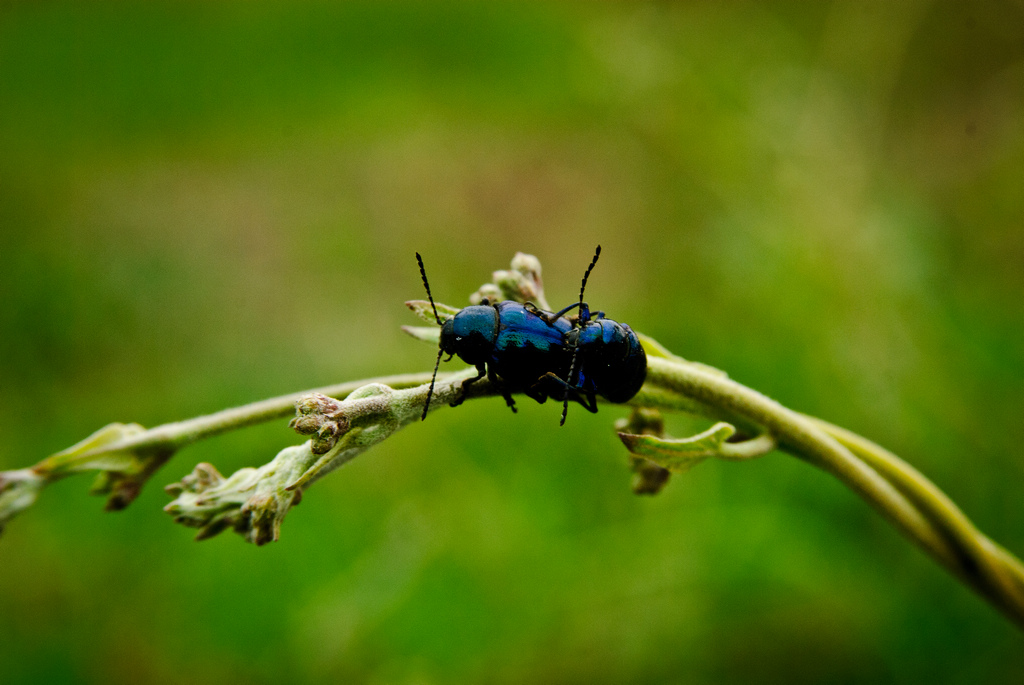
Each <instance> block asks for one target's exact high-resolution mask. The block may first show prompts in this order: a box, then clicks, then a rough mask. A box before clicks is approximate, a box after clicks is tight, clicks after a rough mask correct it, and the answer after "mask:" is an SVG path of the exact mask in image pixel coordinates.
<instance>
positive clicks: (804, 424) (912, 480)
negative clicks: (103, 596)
mask: <svg viewBox="0 0 1024 685" xmlns="http://www.w3.org/2000/svg"><path fill="white" fill-rule="evenodd" d="M648 361H649V368H648V377H647V380H648V382H649V383H651V384H653V385H657V386H661V387H664V388H668V389H671V390H674V391H676V392H678V393H680V394H682V395H685V396H686V397H689V398H691V399H696V400H698V401H699V402H700V403H701V404H703V405H705V406H708V407H712V408H714V409H716V410H723V411H725V412H727V413H729V414H738V415H740V416H744V417H746V418H747V419H748V420H751V421H754V422H756V423H758V424H760V425H762V426H763V427H764V428H765V429H766V430H767V432H768V433H769V434H770V435H772V436H774V437H775V438H776V439H777V440H778V442H779V446H780V448H782V449H783V450H786V451H788V452H790V453H792V454H793V455H794V456H796V457H798V458H800V459H803V460H804V461H807V462H808V463H811V464H814V465H815V466H818V467H819V468H821V469H823V470H825V471H827V472H829V473H831V474H832V475H834V476H836V477H837V478H839V479H840V480H841V481H842V482H843V483H845V484H846V485H847V486H848V487H850V489H852V490H853V491H854V492H856V493H857V494H858V495H860V496H861V498H862V499H864V500H865V501H866V502H868V503H869V504H870V505H871V506H873V507H874V508H875V509H876V510H878V511H879V512H880V513H881V514H882V515H883V516H885V517H886V518H887V519H888V520H889V521H890V522H891V523H892V524H893V525H894V526H895V527H896V528H897V529H898V530H900V531H901V532H902V533H904V534H905V535H906V536H907V537H909V538H910V539H911V540H912V541H913V542H915V543H917V544H918V545H919V546H920V547H922V548H923V549H924V550H925V551H926V552H928V553H929V554H930V555H931V556H932V557H934V558H935V559H936V560H937V561H939V562H940V563H941V564H942V565H943V566H945V567H946V568H948V569H949V570H950V571H951V572H953V573H954V574H955V575H956V576H957V577H959V578H960V579H962V580H964V581H965V582H967V583H968V584H969V585H970V586H971V587H972V588H974V589H975V590H976V591H978V592H979V593H980V594H981V595H982V596H984V597H985V598H986V599H988V600H989V601H990V602H992V603H993V604H994V605H995V606H996V607H997V608H999V609H1000V610H1001V611H1003V613H1005V614H1006V615H1007V616H1008V617H1009V618H1011V619H1012V620H1013V621H1014V622H1016V623H1017V624H1018V625H1019V626H1021V627H1024V567H1022V565H1021V563H1020V561H1018V560H1017V559H1016V558H1014V557H1013V556H1012V555H1011V554H1010V553H1009V552H1007V551H1006V550H1004V549H1002V548H1000V547H998V546H997V545H995V543H993V542H992V541H991V540H989V539H988V538H986V537H985V536H983V535H982V534H981V533H979V532H978V531H977V530H976V529H975V528H974V527H973V525H971V523H970V521H968V520H967V518H966V517H965V516H964V515H963V514H962V513H961V512H960V510H959V509H957V508H956V506H955V505H953V503H952V502H951V501H950V500H949V499H948V498H947V497H946V496H945V495H943V494H942V493H941V491H939V490H938V488H936V487H935V486H934V485H933V484H932V483H930V482H929V481H928V480H927V479H925V478H924V476H922V475H921V474H920V473H918V472H917V471H916V470H914V469H912V468H911V467H910V466H909V465H907V464H906V463H905V462H903V461H901V460H900V459H898V458H897V457H896V456H895V455H892V454H891V453H888V452H886V451H885V450H882V449H881V448H880V447H878V446H877V445H874V444H873V443H871V442H869V441H867V440H864V439H863V438H860V436H856V435H854V434H853V433H850V432H848V431H844V430H842V429H839V428H837V427H835V426H831V425H830V424H827V423H825V422H823V421H819V420H817V419H811V418H809V417H806V416H804V415H802V414H798V413H797V412H794V411H792V410H790V409H787V408H785V407H783V406H782V405H781V404H779V403H778V402H776V401H774V400H772V399H770V398H768V397H766V396H764V395H762V394H761V393H759V392H757V391H755V390H752V389H750V388H747V387H746V386H744V385H741V384H739V383H737V382H735V381H733V380H730V379H728V378H725V377H722V376H718V375H714V374H710V373H708V372H706V371H704V370H702V369H700V368H697V367H696V366H695V365H691V364H687V363H680V362H676V361H674V360H666V359H660V358H651V359H649V360H648ZM716 416H719V415H718V414H716Z"/></svg>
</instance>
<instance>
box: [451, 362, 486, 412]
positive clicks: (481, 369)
mask: <svg viewBox="0 0 1024 685" xmlns="http://www.w3.org/2000/svg"><path fill="white" fill-rule="evenodd" d="M485 375H487V365H486V364H477V365H476V375H475V376H473V377H472V378H467V379H466V380H464V381H462V385H461V386H459V396H458V397H456V398H455V399H454V400H453V401H452V403H451V404H449V405H448V406H449V407H457V406H459V405H460V404H462V403H463V402H464V401H465V400H466V388H467V387H468V386H469V385H472V384H473V383H476V382H477V381H478V380H480V379H481V378H483V377H484V376H485Z"/></svg>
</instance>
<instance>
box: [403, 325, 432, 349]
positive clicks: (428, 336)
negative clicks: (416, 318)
mask: <svg viewBox="0 0 1024 685" xmlns="http://www.w3.org/2000/svg"><path fill="white" fill-rule="evenodd" d="M402 332H403V333H408V334H409V335H411V336H412V337H414V338H416V339H417V340H422V341H423V342H427V343H430V344H432V345H433V346H434V347H437V345H438V344H439V343H440V342H441V329H440V328H438V327H437V326H429V327H428V326H402Z"/></svg>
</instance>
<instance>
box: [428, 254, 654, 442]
mask: <svg viewBox="0 0 1024 685" xmlns="http://www.w3.org/2000/svg"><path fill="white" fill-rule="evenodd" d="M600 256H601V246H600V245H598V246H597V250H596V251H595V253H594V259H593V260H592V261H591V262H590V266H589V267H588V268H587V271H586V273H585V274H583V284H582V285H581V286H580V299H579V302H574V303H573V304H571V305H569V306H568V307H565V308H564V309H562V310H561V311H558V312H554V313H552V312H548V311H543V310H541V309H538V308H537V307H536V305H534V304H533V303H531V302H527V303H525V304H522V303H519V302H515V301H513V300H504V301H503V302H498V303H495V304H491V303H490V302H489V301H488V300H486V299H485V300H484V301H483V302H482V303H481V304H479V305H474V306H470V307H466V308H465V309H462V310H460V311H459V312H458V313H457V314H456V315H455V316H451V317H448V318H447V319H445V320H444V321H442V320H441V317H440V316H438V314H437V306H436V305H435V304H434V297H433V295H431V294H430V285H429V284H428V283H427V272H426V269H424V268H423V258H422V257H420V254H419V253H418V252H417V253H416V261H417V262H418V263H419V265H420V275H421V276H422V277H423V287H424V288H426V291H427V298H428V299H429V300H430V306H431V308H432V309H433V310H434V318H435V319H436V320H437V324H438V325H439V326H440V327H441V349H440V350H438V353H437V362H435V364H434V376H433V378H431V380H430V390H429V391H428V392H427V401H426V403H425V404H424V405H423V415H422V416H421V417H420V420H423V419H425V418H426V417H427V410H428V409H429V408H430V398H431V397H432V396H433V394H434V381H435V380H437V369H438V367H439V366H440V364H441V357H442V356H443V355H445V354H447V355H448V359H446V360H445V361H451V358H452V357H453V356H455V355H458V356H459V357H460V358H461V359H462V360H463V361H464V362H466V363H467V364H472V365H473V366H475V367H476V370H477V375H476V376H474V377H473V378H469V379H467V380H465V381H463V382H462V387H461V389H460V393H459V395H458V397H457V398H456V400H455V401H454V402H452V405H451V406H453V407H454V406H456V405H459V404H461V403H462V401H463V400H464V399H465V396H466V388H467V387H468V386H469V385H471V384H472V383H475V382H476V381H478V380H480V379H481V378H483V377H484V376H487V379H488V380H489V381H490V382H491V383H492V384H493V385H494V386H495V387H496V388H497V389H498V390H499V391H500V392H501V395H502V397H504V398H505V403H506V404H507V405H508V406H509V408H511V409H512V411H513V412H514V411H515V410H516V406H515V400H513V399H512V393H515V392H522V393H524V394H525V395H526V396H527V397H530V398H532V399H534V400H537V402H539V403H541V404H543V403H544V402H545V401H546V400H547V399H548V398H549V397H550V398H551V399H559V400H561V401H562V420H561V423H560V424H559V425H565V416H566V413H567V412H568V408H569V401H570V400H572V401H574V402H579V403H580V404H581V405H583V407H584V408H586V409H587V411H590V412H593V413H596V412H597V395H601V396H602V397H604V398H605V399H606V400H608V401H609V402H626V401H628V400H629V399H631V398H632V397H633V396H634V395H636V394H637V392H639V390H640V386H642V385H643V384H644V378H645V377H646V375H647V355H646V354H645V353H644V349H643V347H641V345H640V340H639V338H637V335H636V333H634V332H633V329H631V328H630V327H629V326H627V325H626V324H624V323H618V322H616V321H612V320H611V319H606V318H605V317H604V312H594V313H591V311H590V307H589V306H587V303H586V302H584V301H583V292H584V290H586V288H587V279H588V278H589V277H590V272H591V271H593V269H594V266H595V265H596V264H597V258H598V257H600ZM573 309H578V310H579V311H578V313H577V315H576V317H574V318H568V317H566V316H565V315H566V314H567V313H568V312H570V311H572V310H573Z"/></svg>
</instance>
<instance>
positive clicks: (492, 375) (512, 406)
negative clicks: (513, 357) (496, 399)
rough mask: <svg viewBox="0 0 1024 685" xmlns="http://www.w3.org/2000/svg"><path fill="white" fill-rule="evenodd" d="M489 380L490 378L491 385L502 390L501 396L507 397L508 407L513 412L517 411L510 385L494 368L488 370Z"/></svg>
mask: <svg viewBox="0 0 1024 685" xmlns="http://www.w3.org/2000/svg"><path fill="white" fill-rule="evenodd" d="M487 380H489V381H490V382H491V385H493V386H494V387H495V388H497V389H498V390H499V391H500V392H501V396H502V397H504V398H505V404H507V405H508V408H509V409H511V410H512V413H513V414H515V413H517V410H516V401H515V400H514V399H512V393H510V392H509V391H508V386H507V385H506V384H505V382H504V381H503V380H501V379H500V378H498V375H497V374H496V373H494V370H493V369H491V370H488V371H487Z"/></svg>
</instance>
